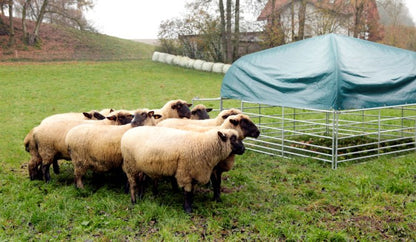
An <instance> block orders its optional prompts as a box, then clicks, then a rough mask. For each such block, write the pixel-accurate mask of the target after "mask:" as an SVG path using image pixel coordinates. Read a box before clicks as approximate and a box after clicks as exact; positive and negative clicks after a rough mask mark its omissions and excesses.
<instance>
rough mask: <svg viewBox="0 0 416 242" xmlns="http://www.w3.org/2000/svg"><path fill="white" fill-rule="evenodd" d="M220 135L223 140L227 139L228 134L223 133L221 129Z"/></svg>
mask: <svg viewBox="0 0 416 242" xmlns="http://www.w3.org/2000/svg"><path fill="white" fill-rule="evenodd" d="M218 136H220V138H221V140H222V141H223V142H225V141H227V135H225V134H223V133H222V132H221V131H218Z"/></svg>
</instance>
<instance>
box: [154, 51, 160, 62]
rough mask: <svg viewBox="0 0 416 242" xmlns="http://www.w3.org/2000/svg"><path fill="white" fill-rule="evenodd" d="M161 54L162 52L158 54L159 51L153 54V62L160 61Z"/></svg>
mask: <svg viewBox="0 0 416 242" xmlns="http://www.w3.org/2000/svg"><path fill="white" fill-rule="evenodd" d="M160 54H161V53H160V52H157V51H155V52H153V55H152V61H159V58H160Z"/></svg>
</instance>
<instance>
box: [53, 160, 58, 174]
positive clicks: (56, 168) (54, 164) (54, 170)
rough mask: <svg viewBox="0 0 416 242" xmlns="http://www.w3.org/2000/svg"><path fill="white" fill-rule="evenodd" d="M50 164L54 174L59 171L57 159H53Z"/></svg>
mask: <svg viewBox="0 0 416 242" xmlns="http://www.w3.org/2000/svg"><path fill="white" fill-rule="evenodd" d="M52 166H53V172H54V173H55V174H59V172H60V171H59V164H58V160H57V159H54V160H53V163H52Z"/></svg>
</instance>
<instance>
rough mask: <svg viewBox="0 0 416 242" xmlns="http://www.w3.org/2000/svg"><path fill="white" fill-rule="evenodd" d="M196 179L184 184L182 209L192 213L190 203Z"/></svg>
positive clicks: (192, 198)
mask: <svg viewBox="0 0 416 242" xmlns="http://www.w3.org/2000/svg"><path fill="white" fill-rule="evenodd" d="M195 184H196V181H195V180H192V182H191V184H187V185H185V186H184V188H183V189H184V195H185V201H184V203H183V209H184V210H185V212H186V213H188V214H189V213H192V203H193V200H194V187H195Z"/></svg>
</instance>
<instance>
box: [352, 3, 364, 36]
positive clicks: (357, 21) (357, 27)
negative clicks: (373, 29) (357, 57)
mask: <svg viewBox="0 0 416 242" xmlns="http://www.w3.org/2000/svg"><path fill="white" fill-rule="evenodd" d="M354 7H355V9H354V10H355V13H354V14H355V18H354V33H353V36H354V37H355V38H358V35H359V34H360V32H361V18H362V14H363V10H364V2H363V0H356V1H355V6H354Z"/></svg>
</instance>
